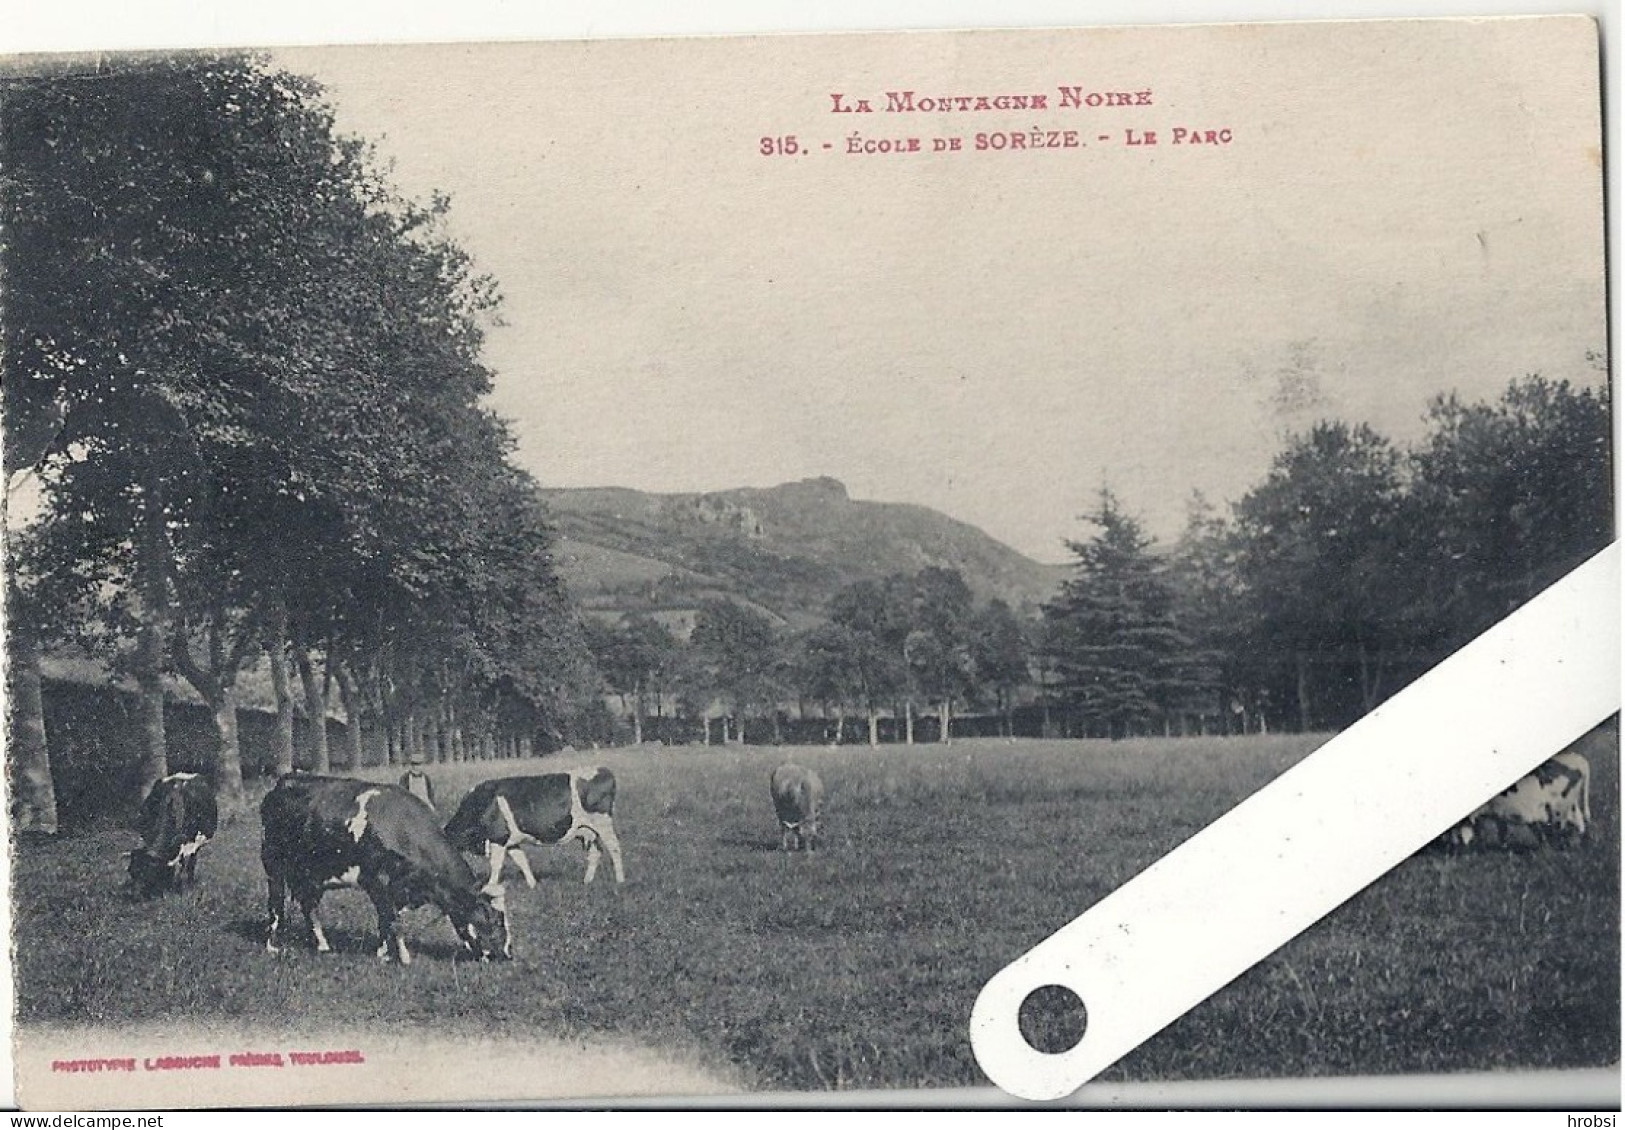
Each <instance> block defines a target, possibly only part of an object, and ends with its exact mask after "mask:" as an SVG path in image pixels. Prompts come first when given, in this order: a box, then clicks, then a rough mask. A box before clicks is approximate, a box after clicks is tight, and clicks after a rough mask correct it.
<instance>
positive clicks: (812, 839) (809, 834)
mask: <svg viewBox="0 0 1625 1130" xmlns="http://www.w3.org/2000/svg"><path fill="white" fill-rule="evenodd" d="M768 784H769V788H770V789H771V790H772V793H773V811H774V812H776V813H777V814H778V817H779V829H780V837H779V846H780V847H782V848H783V849H784V850H785V851H795V850H797V849H802V850H806V851H813V850H814V849H815V848H816V847H817V846H818V837H819V832H818V820H819V817H820V816H821V815H822V813H823V808H824V782H822V781H820V780H819V779H818V774H817V773H814V772H813V771H812V770H811V769H805V768H803V767H802V766H800V765H781V766H779V767H778V768H777V769H775V770H773V776H772V779H771V780H770V781H769V782H768Z"/></svg>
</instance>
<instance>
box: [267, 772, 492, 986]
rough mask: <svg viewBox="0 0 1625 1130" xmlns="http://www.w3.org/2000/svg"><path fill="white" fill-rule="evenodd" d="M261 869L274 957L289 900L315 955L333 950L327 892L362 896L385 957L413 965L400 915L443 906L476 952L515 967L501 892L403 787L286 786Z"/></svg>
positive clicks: (333, 781) (323, 782) (295, 780)
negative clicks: (352, 890) (319, 908)
mask: <svg viewBox="0 0 1625 1130" xmlns="http://www.w3.org/2000/svg"><path fill="white" fill-rule="evenodd" d="M260 823H261V825H262V826H263V828H264V837H265V838H264V840H263V841H262V843H261V846H260V861H261V862H262V863H263V864H264V865H265V879H266V884H267V886H268V888H269V898H268V904H269V908H270V916H271V921H270V928H269V930H268V932H267V935H266V940H265V948H266V949H267V950H269V951H270V952H272V953H276V952H278V951H279V950H280V948H281V942H282V930H283V913H284V910H285V908H286V903H287V892H288V891H289V890H292V892H293V897H294V901H296V902H297V903H298V904H299V908H300V909H301V910H303V911H304V914H305V922H306V923H307V924H308V926H309V927H310V935H311V939H312V941H314V942H315V945H316V952H318V953H326V952H328V950H329V949H330V948H331V947H330V946H329V945H328V944H327V935H326V934H325V933H323V931H322V924H321V922H320V921H319V920H318V919H317V917H316V904H317V903H318V902H320V901H321V898H322V894H323V893H324V892H325V891H329V890H333V889H336V888H340V887H359V888H360V889H361V890H362V891H363V892H365V893H366V895H367V897H368V898H369V899H371V900H372V905H373V908H374V909H375V910H376V911H377V912H378V942H379V944H378V956H379V957H380V958H382V959H383V960H385V961H388V960H389V958H390V956H391V952H392V951H393V953H394V955H395V956H396V957H398V958H399V960H400V963H401V964H402V965H407V964H409V963H410V962H411V960H412V955H411V953H410V952H409V951H408V950H407V948H406V941H405V939H403V938H402V937H401V936H400V934H399V933H398V932H397V930H396V925H395V915H396V913H397V912H398V911H400V910H403V909H406V908H409V907H414V906H429V905H432V906H435V907H438V908H439V909H440V910H441V911H442V912H444V913H445V915H446V917H447V918H448V919H450V920H451V925H452V929H453V930H454V931H455V932H456V934H457V938H458V940H459V941H461V942H462V943H463V946H464V947H465V948H466V949H467V950H468V952H469V953H470V954H471V955H472V956H474V957H477V958H479V959H480V960H481V961H486V960H489V959H492V958H511V957H512V956H513V940H512V936H511V934H510V933H509V930H508V913H507V906H506V903H505V902H504V899H503V892H502V887H501V886H500V885H498V884H491V885H489V886H484V887H482V886H481V885H480V881H479V879H478V878H476V877H475V875H474V871H473V869H472V868H471V867H469V865H468V861H467V860H465V859H464V858H463V857H462V856H461V855H460V854H459V853H458V852H457V850H456V849H455V848H453V847H452V846H451V844H450V843H448V842H447V841H446V837H445V835H444V834H443V833H442V832H441V831H440V824H439V821H438V820H437V819H436V817H435V814H434V810H433V809H431V808H430V807H429V806H428V805H427V804H425V803H423V801H421V800H419V799H418V798H417V797H415V796H412V795H411V794H410V793H408V792H407V791H406V790H405V789H403V788H400V787H399V786H398V785H380V784H374V783H373V782H371V781H355V780H348V779H346V778H341V777H314V776H311V775H309V774H306V773H297V774H292V775H289V776H286V777H283V778H282V779H281V780H279V781H278V782H277V783H276V787H275V788H273V789H272V790H271V791H270V792H269V793H268V794H266V797H265V800H264V801H263V802H262V803H261V804H260Z"/></svg>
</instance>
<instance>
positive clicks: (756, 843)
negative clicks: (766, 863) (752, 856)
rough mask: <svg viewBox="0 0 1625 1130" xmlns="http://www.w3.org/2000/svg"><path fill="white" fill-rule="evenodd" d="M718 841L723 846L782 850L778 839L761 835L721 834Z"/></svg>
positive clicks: (756, 849)
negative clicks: (765, 838) (766, 838)
mask: <svg viewBox="0 0 1625 1130" xmlns="http://www.w3.org/2000/svg"><path fill="white" fill-rule="evenodd" d="M717 843H718V844H719V845H721V846H722V847H729V848H743V849H744V850H746V851H756V852H769V851H773V852H776V851H779V850H781V848H780V845H779V841H778V840H776V839H774V840H764V839H762V838H761V837H759V836H739V835H733V836H719V837H718V838H717Z"/></svg>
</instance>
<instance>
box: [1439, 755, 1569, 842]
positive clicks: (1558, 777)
mask: <svg viewBox="0 0 1625 1130" xmlns="http://www.w3.org/2000/svg"><path fill="white" fill-rule="evenodd" d="M1590 820H1591V763H1590V762H1588V761H1587V760H1586V759H1585V757H1584V756H1583V755H1581V754H1579V753H1576V752H1574V751H1573V750H1565V751H1564V752H1562V753H1560V754H1558V755H1557V756H1556V757H1553V758H1550V759H1548V760H1546V761H1543V762H1541V763H1540V764H1539V765H1538V766H1536V767H1535V770H1534V772H1532V773H1530V774H1528V775H1527V776H1524V777H1520V778H1518V780H1517V781H1515V782H1514V783H1513V784H1512V785H1511V786H1510V787H1509V788H1507V789H1505V790H1503V791H1502V792H1501V793H1500V795H1498V796H1495V797H1492V798H1490V800H1489V801H1488V802H1487V803H1485V804H1483V805H1481V806H1480V807H1479V808H1477V809H1476V810H1475V811H1473V812H1472V813H1471V814H1470V815H1469V816H1468V817H1467V818H1466V819H1465V820H1463V821H1462V822H1461V823H1460V824H1457V825H1456V826H1455V827H1453V828H1451V829H1450V830H1449V831H1448V832H1446V833H1445V834H1444V836H1443V837H1441V838H1442V839H1443V841H1444V843H1445V845H1446V846H1449V847H1463V848H1464V847H1478V848H1536V847H1540V846H1542V845H1551V846H1555V847H1572V846H1574V845H1575V844H1578V843H1579V842H1580V841H1581V840H1582V839H1583V838H1584V837H1585V834H1586V827H1587V825H1588V824H1589V822H1590Z"/></svg>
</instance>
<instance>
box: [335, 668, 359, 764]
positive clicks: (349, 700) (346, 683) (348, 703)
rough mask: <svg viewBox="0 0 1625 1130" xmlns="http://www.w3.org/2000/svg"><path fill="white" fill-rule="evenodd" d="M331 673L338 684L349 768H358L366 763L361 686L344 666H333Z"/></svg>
mask: <svg viewBox="0 0 1625 1130" xmlns="http://www.w3.org/2000/svg"><path fill="white" fill-rule="evenodd" d="M330 666H331V664H330ZM333 674H334V677H335V678H336V680H337V681H338V685H339V705H340V706H342V707H344V745H345V747H346V748H347V749H348V750H349V754H350V765H349V768H351V769H360V768H361V767H362V766H363V765H364V764H366V759H365V757H364V755H363V753H362V750H363V748H364V747H363V745H362V739H361V688H359V687H357V686H356V685H355V679H354V678H352V677H351V675H350V672H349V671H348V670H346V669H345V668H344V667H342V666H340V667H337V668H333Z"/></svg>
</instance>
